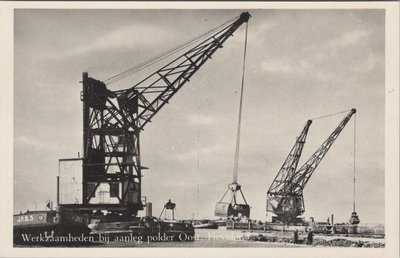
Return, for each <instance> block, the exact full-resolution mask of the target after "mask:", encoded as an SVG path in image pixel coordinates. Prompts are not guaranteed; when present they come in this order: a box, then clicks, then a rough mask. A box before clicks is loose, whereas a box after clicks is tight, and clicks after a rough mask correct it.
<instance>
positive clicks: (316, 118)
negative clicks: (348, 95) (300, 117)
mask: <svg viewBox="0 0 400 258" xmlns="http://www.w3.org/2000/svg"><path fill="white" fill-rule="evenodd" d="M350 110H351V109H349V110H345V111H340V112H337V113H333V114H329V115H324V116H319V117H315V118H312V119H310V120H313V121H314V120H318V119H321V118H325V117H328V116H334V115H339V114H342V113H346V112H349V111H350Z"/></svg>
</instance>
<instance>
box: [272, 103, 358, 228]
mask: <svg viewBox="0 0 400 258" xmlns="http://www.w3.org/2000/svg"><path fill="white" fill-rule="evenodd" d="M355 113H356V109H352V110H351V111H350V112H349V113H348V114H347V115H346V117H345V118H344V119H343V120H342V121H341V122H340V123H339V125H338V126H337V127H336V129H335V130H334V131H333V132H332V133H331V134H330V135H329V137H328V138H327V139H326V140H325V141H324V143H322V145H321V146H320V147H319V148H318V149H317V150H316V151H315V152H314V154H313V155H312V156H311V157H310V158H309V159H308V161H307V162H306V163H305V164H304V165H303V166H302V167H301V168H300V169H299V170H297V171H296V172H294V171H295V170H296V167H297V164H298V161H299V159H300V155H301V152H302V148H303V145H304V143H305V139H306V136H307V132H308V129H309V126H310V125H311V120H309V121H308V122H307V124H306V126H305V127H304V129H303V131H302V132H301V134H300V136H299V138H298V139H297V140H296V143H295V145H294V147H293V148H292V151H291V152H290V154H289V156H288V157H287V159H286V161H285V162H284V164H283V166H282V168H281V169H280V171H279V172H278V174H277V176H276V177H275V179H274V181H273V182H272V184H271V186H270V188H269V190H268V192H267V212H271V211H272V212H273V213H275V214H276V215H277V217H276V218H275V220H276V221H280V222H288V223H290V222H299V218H297V216H299V215H301V214H303V213H304V211H305V206H304V198H303V191H304V188H305V186H306V184H307V182H308V180H309V179H310V177H311V176H312V174H313V173H314V171H315V169H316V168H317V167H318V165H319V163H320V162H321V161H322V159H323V158H324V156H325V155H326V153H327V152H328V151H329V149H330V148H331V146H332V144H333V143H334V142H335V140H336V139H337V138H338V136H339V135H340V133H341V132H342V130H343V129H344V127H345V126H346V124H347V122H348V121H349V120H350V119H351V117H352V115H353V114H355Z"/></svg>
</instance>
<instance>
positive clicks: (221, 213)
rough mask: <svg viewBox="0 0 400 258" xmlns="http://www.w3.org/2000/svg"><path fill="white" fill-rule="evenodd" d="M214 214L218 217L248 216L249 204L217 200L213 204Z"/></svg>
mask: <svg viewBox="0 0 400 258" xmlns="http://www.w3.org/2000/svg"><path fill="white" fill-rule="evenodd" d="M215 216H218V217H230V216H233V217H246V218H249V217H250V206H249V205H247V204H235V205H232V204H231V203H227V202H217V204H216V205H215Z"/></svg>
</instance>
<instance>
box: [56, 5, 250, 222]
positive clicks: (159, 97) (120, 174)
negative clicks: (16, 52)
mask: <svg viewBox="0 0 400 258" xmlns="http://www.w3.org/2000/svg"><path fill="white" fill-rule="evenodd" d="M249 18H250V14H249V13H247V12H244V13H242V14H241V15H240V16H239V17H237V18H235V19H234V20H232V21H230V22H229V23H227V24H225V25H224V26H222V27H218V29H217V30H212V31H211V33H209V34H208V35H206V37H205V36H204V35H202V37H201V38H200V40H199V41H192V42H191V43H193V42H196V43H197V42H200V43H198V44H197V45H195V46H194V47H192V48H190V49H189V50H188V51H186V52H185V53H184V54H182V55H180V56H179V57H178V58H176V59H174V60H173V61H171V62H170V63H168V64H167V65H165V66H163V67H162V68H160V69H158V70H157V71H155V72H154V73H152V74H151V75H149V76H148V77H146V78H145V79H143V80H142V81H140V82H139V83H137V84H135V85H134V86H132V87H129V88H128V89H125V90H118V91H111V90H109V89H107V86H106V83H105V82H108V83H110V82H113V81H115V80H117V79H119V78H123V77H125V76H126V75H128V74H129V73H130V71H132V70H127V71H125V72H124V73H121V74H118V75H116V76H114V77H111V78H110V79H108V80H106V81H104V82H102V81H99V80H96V79H94V78H91V77H89V76H88V74H87V73H83V80H82V83H83V90H82V96H81V100H82V102H83V171H82V172H83V178H82V180H83V188H82V203H79V204H69V205H63V206H64V208H71V209H74V210H75V211H76V210H82V211H87V212H93V211H96V210H97V211H100V210H101V211H103V210H107V211H108V212H110V213H119V214H122V215H127V216H130V215H136V214H137V212H138V211H139V210H142V209H143V202H142V200H141V177H142V173H141V170H142V168H143V167H142V164H141V162H140V144H139V135H140V131H141V130H143V128H144V126H145V125H146V124H147V123H148V122H150V121H151V119H152V118H153V117H154V115H155V114H157V112H159V111H160V109H161V108H162V107H163V106H164V105H165V104H166V103H168V101H169V100H170V99H171V97H172V96H174V94H176V93H177V92H178V90H179V89H180V88H181V87H182V86H183V85H184V84H185V83H186V82H188V81H189V80H190V79H191V77H192V76H193V75H194V74H195V73H196V72H197V71H198V70H199V69H200V67H201V66H202V65H203V64H204V63H205V62H206V61H207V60H209V59H210V58H211V57H212V55H213V54H214V53H215V52H216V51H217V50H218V49H220V48H222V45H223V43H224V42H225V41H226V40H227V39H228V38H229V37H231V36H232V34H233V33H234V32H235V31H236V30H237V29H238V28H239V27H240V26H241V25H242V24H243V23H246V22H247V21H248V20H249ZM181 47H182V46H180V47H179V49H181ZM179 49H178V50H179ZM172 52H173V53H174V52H175V51H172ZM102 184H103V185H109V193H110V198H109V199H110V200H112V201H109V202H108V203H102V202H99V201H98V200H97V199H96V198H97V197H96V190H97V189H98V187H99V186H100V185H102Z"/></svg>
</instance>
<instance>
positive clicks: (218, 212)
mask: <svg viewBox="0 0 400 258" xmlns="http://www.w3.org/2000/svg"><path fill="white" fill-rule="evenodd" d="M232 213H233V208H232V204H230V203H228V202H217V204H216V205H215V213H214V214H215V216H217V217H229V216H230V214H232Z"/></svg>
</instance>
